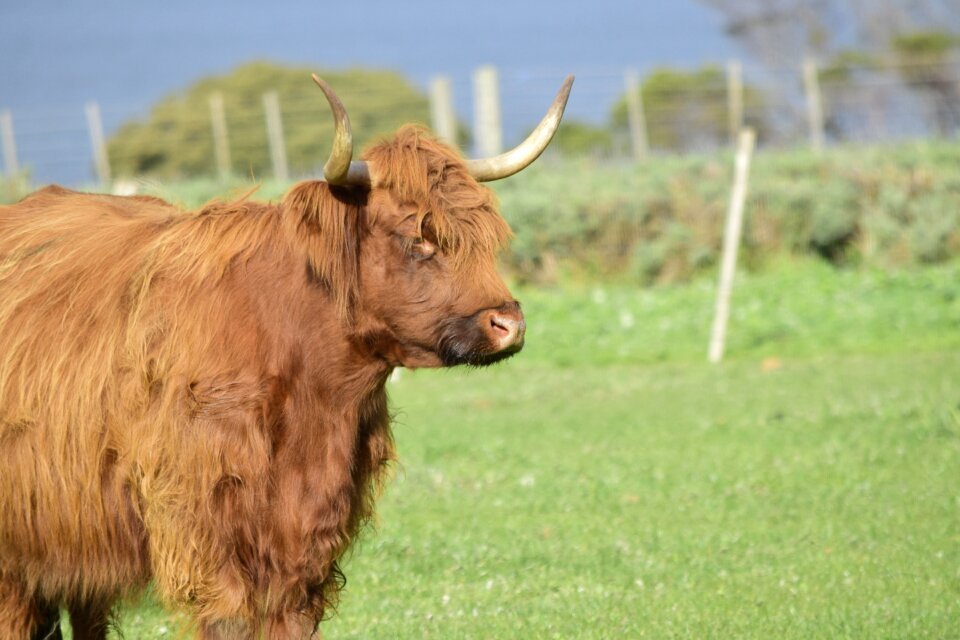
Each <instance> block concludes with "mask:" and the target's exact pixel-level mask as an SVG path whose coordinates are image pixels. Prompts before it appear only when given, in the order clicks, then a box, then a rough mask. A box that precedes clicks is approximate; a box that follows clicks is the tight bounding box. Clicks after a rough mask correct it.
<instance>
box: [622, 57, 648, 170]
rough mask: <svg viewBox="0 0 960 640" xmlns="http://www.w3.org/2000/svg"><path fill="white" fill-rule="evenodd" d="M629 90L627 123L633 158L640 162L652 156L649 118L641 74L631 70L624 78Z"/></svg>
mask: <svg viewBox="0 0 960 640" xmlns="http://www.w3.org/2000/svg"><path fill="white" fill-rule="evenodd" d="M624 84H625V85H626V90H627V122H628V124H629V125H630V146H631V147H632V148H633V157H634V159H635V160H637V161H638V162H640V161H643V160H646V158H647V156H648V155H649V154H650V147H649V143H648V141H647V118H646V115H645V114H644V112H643V94H642V91H643V89H642V87H641V85H640V74H639V73H637V71H636V70H635V69H630V70H628V71H627V73H626V74H625V76H624Z"/></svg>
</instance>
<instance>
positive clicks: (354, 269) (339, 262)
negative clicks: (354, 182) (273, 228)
mask: <svg viewBox="0 0 960 640" xmlns="http://www.w3.org/2000/svg"><path fill="white" fill-rule="evenodd" d="M367 194H368V192H367V191H366V190H360V189H348V188H342V187H335V186H331V185H328V184H327V183H326V182H323V181H320V180H307V181H304V182H301V183H299V184H296V185H294V186H293V187H292V188H291V189H290V191H288V192H287V195H286V196H284V198H283V204H282V211H283V217H284V225H285V226H286V227H287V230H288V232H289V234H290V235H291V236H292V239H293V241H294V243H295V244H296V245H297V246H299V247H302V248H303V250H304V252H305V253H306V256H307V260H308V261H309V266H310V268H311V270H312V271H313V274H314V275H315V277H317V278H318V279H319V280H320V281H321V282H322V283H323V284H324V285H325V286H326V287H327V288H328V289H329V290H330V291H331V292H332V293H333V295H334V298H335V299H336V303H337V308H338V310H339V311H340V313H341V315H343V316H347V315H349V312H350V309H351V308H352V306H353V302H354V299H355V296H356V293H357V286H358V273H359V269H358V264H357V262H358V259H359V253H360V250H359V249H360V248H359V238H360V233H359V229H360V224H361V218H362V216H363V210H364V208H365V207H366V202H367Z"/></svg>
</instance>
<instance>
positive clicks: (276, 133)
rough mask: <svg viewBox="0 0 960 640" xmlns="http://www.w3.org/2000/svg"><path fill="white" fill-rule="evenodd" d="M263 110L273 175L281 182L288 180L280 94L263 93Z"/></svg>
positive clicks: (273, 92) (272, 92)
mask: <svg viewBox="0 0 960 640" xmlns="http://www.w3.org/2000/svg"><path fill="white" fill-rule="evenodd" d="M263 111H264V113H265V114H266V118H267V141H268V143H269V144H270V162H271V164H272V165H273V177H274V178H276V179H277V180H279V181H281V182H289V181H290V172H289V170H288V168H287V145H286V142H285V141H284V139H283V117H282V116H281V114H280V96H278V95H277V92H276V91H268V92H267V93H265V94H263Z"/></svg>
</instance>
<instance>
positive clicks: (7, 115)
mask: <svg viewBox="0 0 960 640" xmlns="http://www.w3.org/2000/svg"><path fill="white" fill-rule="evenodd" d="M0 138H2V141H3V167H4V169H5V170H6V172H7V177H8V178H13V177H15V176H16V175H17V174H19V173H20V164H19V163H18V162H17V143H16V140H15V139H14V137H13V113H11V111H10V110H9V109H4V110H3V111H0Z"/></svg>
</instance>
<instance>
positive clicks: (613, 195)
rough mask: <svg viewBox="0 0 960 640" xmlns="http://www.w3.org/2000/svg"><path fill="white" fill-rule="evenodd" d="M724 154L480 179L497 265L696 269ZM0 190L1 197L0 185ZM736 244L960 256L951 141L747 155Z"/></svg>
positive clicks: (726, 184)
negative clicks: (502, 234) (491, 217)
mask: <svg viewBox="0 0 960 640" xmlns="http://www.w3.org/2000/svg"><path fill="white" fill-rule="evenodd" d="M732 165H733V161H732V157H730V155H729V154H715V155H699V156H687V157H677V156H669V157H659V158H654V159H651V160H649V161H648V162H645V163H640V164H632V163H631V164H624V163H603V162H599V161H589V160H584V159H580V160H573V159H565V158H564V157H563V156H557V155H553V156H550V157H544V158H541V159H540V160H539V161H538V162H537V163H535V164H534V165H533V166H532V167H530V168H529V169H527V170H525V171H524V172H523V173H522V174H520V175H518V176H517V177H514V178H508V179H506V180H502V181H499V182H495V183H492V185H491V186H492V187H493V188H494V190H495V191H496V192H497V194H498V196H499V198H500V202H501V205H502V211H503V214H504V216H505V217H506V218H507V220H508V221H509V222H510V224H511V226H512V227H513V231H514V234H515V237H514V240H513V242H512V243H511V245H510V248H509V250H508V251H507V252H506V253H505V254H504V258H503V263H504V266H505V267H506V268H507V269H508V270H509V271H510V272H511V273H512V274H513V275H514V276H515V277H517V278H519V279H522V280H529V281H537V282H539V281H551V280H557V279H561V278H571V277H572V278H600V277H602V278H622V279H628V280H631V281H641V282H648V283H654V282H672V281H678V280H683V279H686V278H689V277H691V276H693V275H696V274H698V273H702V272H704V271H706V270H708V269H711V268H713V267H714V266H715V264H716V263H717V261H718V258H719V253H720V246H721V242H722V236H723V225H724V216H725V213H726V209H727V199H728V197H729V191H730V181H731V173H732ZM287 186H288V185H285V184H280V183H278V182H276V181H268V182H266V183H265V184H263V185H261V187H260V189H259V191H258V192H257V194H256V196H255V197H258V198H262V199H267V200H277V199H279V198H280V196H281V195H282V194H283V192H284V190H285V189H286V188H287ZM147 190H148V191H151V192H153V193H156V194H157V195H159V196H161V197H163V198H166V199H169V200H172V201H175V202H178V203H180V204H182V205H184V206H189V207H195V206H199V205H200V204H202V203H203V202H206V201H208V200H210V199H212V198H215V197H240V196H242V195H244V194H246V193H248V192H249V191H250V184H249V183H248V182H243V181H240V180H239V179H237V180H235V181H234V182H233V183H231V184H227V185H225V184H224V183H223V182H221V181H218V180H214V179H212V178H205V179H199V180H192V181H186V182H172V183H167V184H165V185H159V184H155V185H154V186H153V187H152V188H148V189H147ZM0 199H3V200H5V201H8V202H9V201H10V200H11V199H13V198H12V197H6V196H5V195H4V192H3V190H2V189H0ZM740 255H741V264H743V265H746V266H747V267H748V268H752V269H759V268H762V267H763V266H764V265H765V264H766V263H767V262H768V261H770V260H772V259H774V260H775V259H777V258H779V257H781V256H784V255H814V256H820V257H822V258H824V259H825V260H826V261H827V262H829V263H832V264H837V265H850V264H854V265H856V264H865V265H874V266H898V265H907V264H915V263H934V262H942V261H946V260H950V259H954V258H956V257H957V256H960V144H956V143H948V142H936V143H917V144H910V145H902V146H898V147H869V148H837V149H832V150H830V151H828V152H827V153H825V154H823V155H822V156H818V155H815V154H813V153H810V152H807V151H801V150H793V151H776V152H774V151H764V152H761V153H759V154H758V155H757V156H756V157H755V158H754V162H753V170H752V176H751V181H750V189H749V197H748V201H747V209H746V220H745V228H744V237H743V245H742V248H741V254H740Z"/></svg>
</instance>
